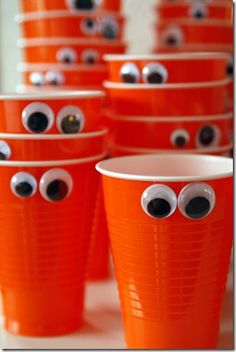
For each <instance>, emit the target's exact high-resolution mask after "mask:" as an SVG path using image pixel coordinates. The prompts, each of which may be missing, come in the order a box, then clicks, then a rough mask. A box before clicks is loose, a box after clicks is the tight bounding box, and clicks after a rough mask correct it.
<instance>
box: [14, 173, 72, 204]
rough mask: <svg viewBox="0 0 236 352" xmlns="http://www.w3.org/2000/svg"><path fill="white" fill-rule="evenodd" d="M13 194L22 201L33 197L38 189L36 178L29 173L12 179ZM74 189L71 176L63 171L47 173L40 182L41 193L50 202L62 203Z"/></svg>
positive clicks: (17, 175)
mask: <svg viewBox="0 0 236 352" xmlns="http://www.w3.org/2000/svg"><path fill="white" fill-rule="evenodd" d="M10 186H11V191H12V193H13V194H14V195H15V196H17V197H19V198H22V199H27V198H31V197H33V196H34V195H35V194H36V192H37V189H38V183H37V180H36V178H35V177H34V176H33V175H31V174H30V173H28V172H19V173H17V174H16V175H14V176H13V177H12V179H11V183H10ZM72 189H73V180H72V177H71V175H70V174H69V173H68V172H67V171H65V170H63V169H52V170H49V171H47V172H46V173H45V174H44V175H43V176H42V178H41V180H40V182H39V191H40V194H41V195H42V197H43V198H44V199H45V200H47V201H48V202H60V201H63V200H64V199H66V198H67V197H68V196H69V195H70V193H71V192H72Z"/></svg>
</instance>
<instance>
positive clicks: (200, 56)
mask: <svg viewBox="0 0 236 352" xmlns="http://www.w3.org/2000/svg"><path fill="white" fill-rule="evenodd" d="M229 57H230V54H228V53H224V52H210V51H209V52H184V53H183V52H180V53H174V54H173V53H163V54H149V55H138V54H137V55H132V54H128V55H127V54H125V55H121V54H106V55H104V56H103V59H104V60H105V61H107V62H117V61H121V62H123V61H129V60H136V61H138V60H140V61H143V60H158V61H161V60H173V61H178V60H205V59H210V60H212V59H221V58H225V59H228V58H229Z"/></svg>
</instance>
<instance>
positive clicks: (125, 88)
mask: <svg viewBox="0 0 236 352" xmlns="http://www.w3.org/2000/svg"><path fill="white" fill-rule="evenodd" d="M229 85H230V79H226V80H221V81H213V82H198V83H181V84H180V83H179V84H174V83H173V84H171V83H170V84H125V83H114V82H105V84H104V87H105V88H106V89H107V92H108V99H109V102H110V108H111V110H112V113H114V114H115V115H126V116H127V115H129V116H130V115H131V116H136V115H137V116H196V115H197V116H201V115H215V114H223V113H227V112H228V111H229V104H230V102H229V96H228V91H227V89H228V87H229Z"/></svg>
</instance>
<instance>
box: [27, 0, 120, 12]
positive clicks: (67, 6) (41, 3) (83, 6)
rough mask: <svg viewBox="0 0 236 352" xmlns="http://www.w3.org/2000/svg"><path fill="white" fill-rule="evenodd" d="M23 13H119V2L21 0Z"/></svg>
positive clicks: (118, 0)
mask: <svg viewBox="0 0 236 352" xmlns="http://www.w3.org/2000/svg"><path fill="white" fill-rule="evenodd" d="M21 7H22V11H23V12H37V11H40V12H42V11H48V10H70V11H73V12H74V11H81V10H83V11H92V10H108V11H117V12H119V11H121V1H120V0H112V1H111V0H98V1H97V0H86V1H76V0H21Z"/></svg>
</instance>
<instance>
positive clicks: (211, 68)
mask: <svg viewBox="0 0 236 352" xmlns="http://www.w3.org/2000/svg"><path fill="white" fill-rule="evenodd" d="M229 59H230V55H229V54H226V53H208V52H204V53H199V52H197V53H179V54H163V55H161V54H160V55H106V56H105V60H106V61H107V62H108V67H109V81H110V82H120V83H129V84H135V83H148V84H149V83H150V84H155V83H156V84H157V83H184V82H204V81H217V80H221V79H224V78H225V77H226V70H227V65H228V62H229Z"/></svg>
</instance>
